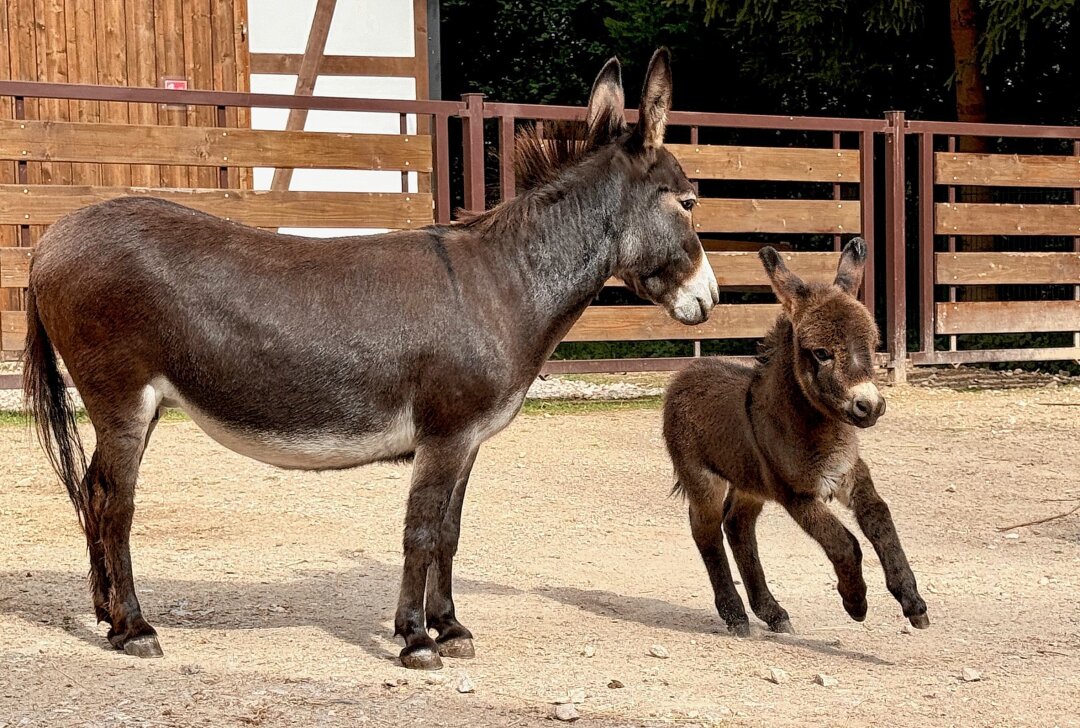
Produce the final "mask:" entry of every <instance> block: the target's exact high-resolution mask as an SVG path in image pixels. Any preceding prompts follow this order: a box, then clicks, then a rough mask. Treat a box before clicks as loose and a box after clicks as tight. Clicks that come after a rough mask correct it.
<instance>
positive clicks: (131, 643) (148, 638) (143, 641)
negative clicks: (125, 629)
mask: <svg viewBox="0 0 1080 728" xmlns="http://www.w3.org/2000/svg"><path fill="white" fill-rule="evenodd" d="M124 654H125V655H131V656H132V657H164V656H165V653H164V652H162V651H161V645H160V644H158V638H157V635H154V634H145V635H142V636H141V637H133V638H132V639H129V640H128V641H126V642H125V643H124Z"/></svg>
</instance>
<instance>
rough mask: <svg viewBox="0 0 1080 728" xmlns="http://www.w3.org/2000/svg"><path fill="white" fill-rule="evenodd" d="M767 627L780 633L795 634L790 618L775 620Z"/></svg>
mask: <svg viewBox="0 0 1080 728" xmlns="http://www.w3.org/2000/svg"><path fill="white" fill-rule="evenodd" d="M769 629H770V630H772V631H773V632H779V633H781V634H795V628H794V627H792V626H791V620H790V619H781V620H777V621H776V622H773V623H772V624H770V625H769Z"/></svg>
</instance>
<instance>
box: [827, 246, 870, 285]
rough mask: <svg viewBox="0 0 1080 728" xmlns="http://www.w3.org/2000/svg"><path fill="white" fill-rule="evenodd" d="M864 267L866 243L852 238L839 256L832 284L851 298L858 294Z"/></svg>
mask: <svg viewBox="0 0 1080 728" xmlns="http://www.w3.org/2000/svg"><path fill="white" fill-rule="evenodd" d="M865 267H866V241H865V240H863V239H862V238H852V239H851V240H849V241H848V244H847V245H845V246H844V252H843V253H841V254H840V264H839V265H838V266H837V267H836V280H834V281H833V283H834V284H836V285H837V286H840V288H842V289H843V290H844V291H846V292H847V293H850V294H851V295H852V296H854V295H856V294H857V293H858V292H859V286H861V285H862V281H863V268H865Z"/></svg>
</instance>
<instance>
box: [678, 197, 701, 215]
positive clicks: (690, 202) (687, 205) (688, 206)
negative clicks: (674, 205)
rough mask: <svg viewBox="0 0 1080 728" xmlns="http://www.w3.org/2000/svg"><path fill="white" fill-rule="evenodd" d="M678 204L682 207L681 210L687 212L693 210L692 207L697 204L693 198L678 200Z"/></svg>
mask: <svg viewBox="0 0 1080 728" xmlns="http://www.w3.org/2000/svg"><path fill="white" fill-rule="evenodd" d="M679 204H680V205H682V209H684V210H686V211H687V212H689V211H690V210H693V209H694V205H696V204H697V198H695V197H688V198H686V199H685V200H680V201H679Z"/></svg>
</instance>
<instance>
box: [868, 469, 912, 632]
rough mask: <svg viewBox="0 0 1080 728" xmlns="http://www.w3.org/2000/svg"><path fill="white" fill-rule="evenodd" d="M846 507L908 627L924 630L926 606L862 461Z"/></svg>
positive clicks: (888, 513)
mask: <svg viewBox="0 0 1080 728" xmlns="http://www.w3.org/2000/svg"><path fill="white" fill-rule="evenodd" d="M848 505H849V506H850V507H851V510H852V511H853V512H854V513H855V518H856V520H858V522H859V528H861V529H862V532H863V533H864V534H866V538H868V539H869V540H870V543H871V544H873V546H874V550H875V551H877V555H878V559H879V560H880V561H881V567H882V569H884V571H885V585H886V586H887V587H888V588H889V592H890V593H891V594H892V595H893V596H894V597H895V598H896V601H898V602H900V606H901V607H902V608H903V610H904V616H905V617H907V618H908V621H910V622H911V624H912V626H914V627H918V628H919V629H926V628H927V627H929V626H930V618H929V617H927V616H926V603H925V602H924V601H923V599H922V597H921V596H919V589H918V587H917V586H916V584H915V575H914V574H912V573H911V566H910V565H909V564H908V560H907V556H906V555H905V554H904V548H903V547H902V546H901V545H900V537H899V536H897V535H896V527H895V526H894V525H893V520H892V514H891V513H890V512H889V506H888V505H886V504H885V501H884V500H882V499H881V496H879V495H878V493H877V490H876V489H875V488H874V481H873V479H871V477H870V468H869V467H867V465H866V463H865V462H864V461H863V460H861V459H860V460H859V461H858V462H857V463H856V464H855V470H854V483H853V484H852V486H851V492H850V494H849V496H848Z"/></svg>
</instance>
